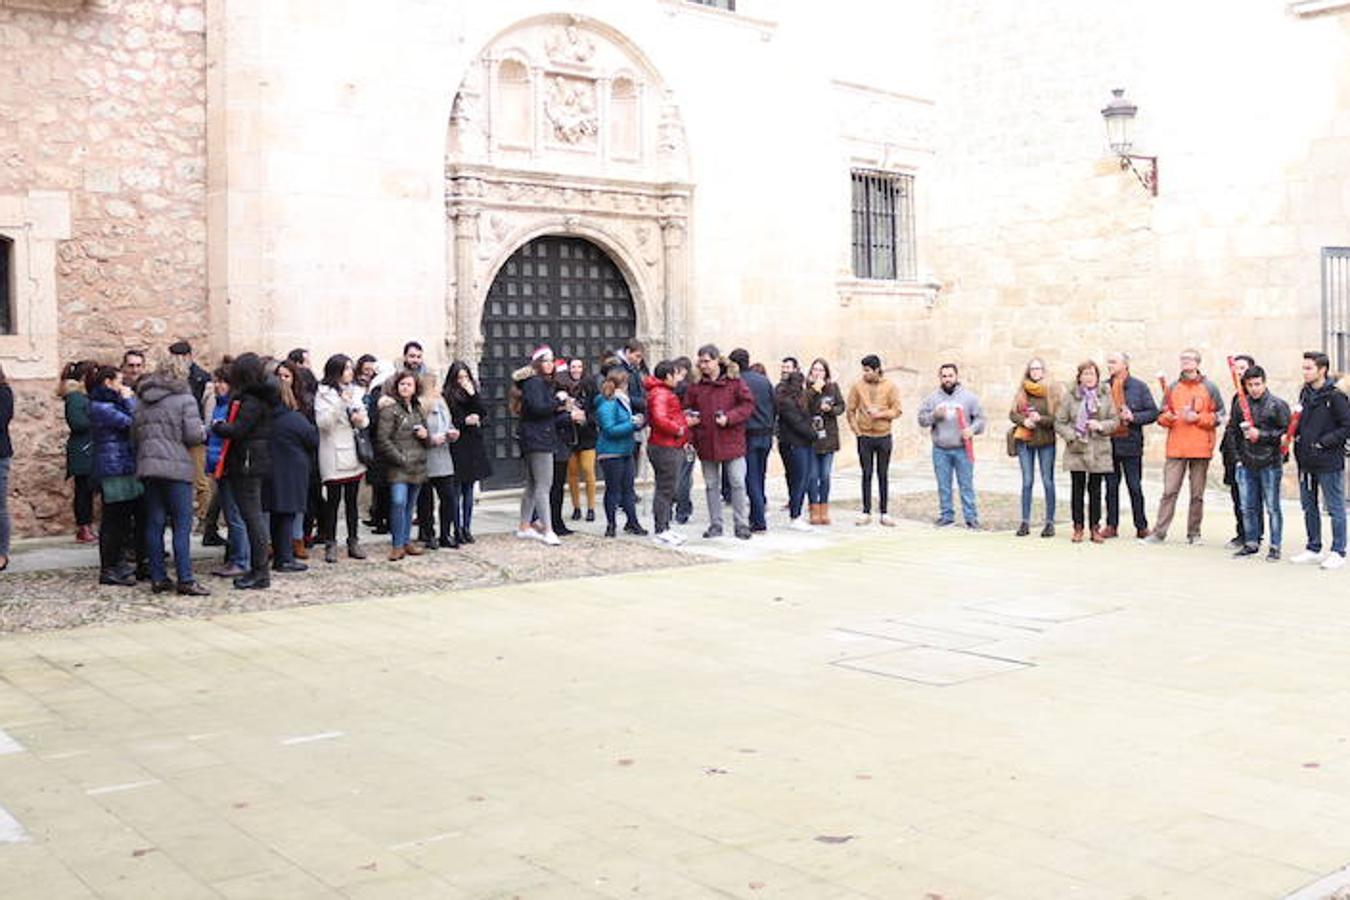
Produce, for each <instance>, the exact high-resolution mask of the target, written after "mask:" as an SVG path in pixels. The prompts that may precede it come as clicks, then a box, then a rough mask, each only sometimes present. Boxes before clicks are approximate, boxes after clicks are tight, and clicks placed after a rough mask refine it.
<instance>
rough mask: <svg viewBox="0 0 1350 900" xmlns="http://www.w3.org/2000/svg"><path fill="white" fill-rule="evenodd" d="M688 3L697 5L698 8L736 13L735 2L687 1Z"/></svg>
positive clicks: (734, 0) (718, 0) (722, 0)
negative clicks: (706, 7) (712, 8)
mask: <svg viewBox="0 0 1350 900" xmlns="http://www.w3.org/2000/svg"><path fill="white" fill-rule="evenodd" d="M689 2H690V3H697V4H698V5H699V6H711V7H714V8H716V9H725V10H727V11H728V12H735V11H736V0H689Z"/></svg>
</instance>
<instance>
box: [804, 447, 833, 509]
mask: <svg viewBox="0 0 1350 900" xmlns="http://www.w3.org/2000/svg"><path fill="white" fill-rule="evenodd" d="M833 468H834V454H833V453H812V454H811V471H810V474H808V475H807V476H806V494H807V496H808V497H810V498H811V502H812V503H829V502H830V471H831V470H832V469H833Z"/></svg>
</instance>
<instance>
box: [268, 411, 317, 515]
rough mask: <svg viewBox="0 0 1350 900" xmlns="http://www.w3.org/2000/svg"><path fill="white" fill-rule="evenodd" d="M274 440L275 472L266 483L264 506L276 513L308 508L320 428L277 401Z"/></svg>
mask: <svg viewBox="0 0 1350 900" xmlns="http://www.w3.org/2000/svg"><path fill="white" fill-rule="evenodd" d="M270 442H271V448H270V449H271V461H272V474H271V475H270V476H269V477H268V478H267V480H266V481H265V482H264V485H263V506H264V508H266V509H267V510H269V511H271V512H274V513H300V512H304V511H305V503H306V501H307V500H308V498H309V476H310V467H311V465H312V462H311V460H312V459H313V456H314V451H316V450H317V449H318V447H319V429H318V428H316V427H314V425H312V424H310V422H309V421H308V420H307V419H306V418H305V417H304V416H303V415H302V414H301V413H298V412H296V411H295V410H292V409H287V408H286V407H285V406H283V405H282V404H281V403H276V404H274V405H273V406H272V428H271V438H270Z"/></svg>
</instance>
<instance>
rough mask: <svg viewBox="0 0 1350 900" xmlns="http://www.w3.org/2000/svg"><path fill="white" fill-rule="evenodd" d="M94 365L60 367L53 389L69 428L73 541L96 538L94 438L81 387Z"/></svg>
mask: <svg viewBox="0 0 1350 900" xmlns="http://www.w3.org/2000/svg"><path fill="white" fill-rule="evenodd" d="M96 368H98V364H97V363H93V362H90V361H89V360H80V361H79V362H73V363H69V364H68V365H67V366H66V367H65V368H64V369H62V370H61V383H60V385H58V386H57V388H56V396H58V397H60V398H61V402H62V403H63V404H64V406H65V415H66V426H67V427H68V428H69V429H70V436H69V437H68V438H67V439H66V477H67V478H70V479H72V480H73V481H74V483H75V496H74V498H73V505H74V510H73V511H74V513H75V540H76V541H78V542H79V543H81V544H93V543H96V542H97V541H98V538H96V537H94V529H93V527H92V523H93V521H94V479H93V477H92V476H91V474H90V473H91V472H92V471H93V468H94V438H93V432H92V431H91V430H90V427H89V394H88V390H87V389H86V388H85V386H84V379H85V377H86V376H87V375H88V374H89V372H90V371H91V370H93V369H96Z"/></svg>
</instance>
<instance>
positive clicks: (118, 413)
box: [85, 366, 142, 587]
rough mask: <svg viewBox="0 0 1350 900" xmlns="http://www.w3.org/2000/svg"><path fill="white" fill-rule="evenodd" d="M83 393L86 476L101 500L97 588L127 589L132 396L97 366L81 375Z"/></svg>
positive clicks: (136, 492)
mask: <svg viewBox="0 0 1350 900" xmlns="http://www.w3.org/2000/svg"><path fill="white" fill-rule="evenodd" d="M85 389H86V390H87V391H88V392H89V426H90V438H91V440H92V441H93V445H94V448H93V460H92V466H91V468H90V476H91V478H92V479H93V482H94V487H95V489H96V490H98V491H99V493H101V494H102V495H103V517H102V518H101V519H99V523H98V560H99V572H98V583H99V584H108V585H118V586H120V587H131V586H133V585H134V584H136V576H135V574H134V572H135V570H134V569H133V568H132V567H131V566H130V565H128V563H127V558H126V552H127V548H128V547H133V546H135V545H136V543H137V541H136V539H135V535H134V533H133V525H132V523H133V521H134V520H135V513H136V502H137V500H139V499H140V497H141V492H142V487H141V482H140V481H139V480H138V479H137V478H136V447H135V445H134V444H133V443H132V438H131V421H132V416H133V415H134V414H135V412H136V395H135V394H134V393H133V392H132V390H131V388H129V387H127V386H126V385H124V384H123V383H122V372H121V371H120V370H118V369H115V368H113V367H112V366H97V367H95V368H94V369H93V370H92V371H90V372H89V373H88V374H87V375H86V376H85Z"/></svg>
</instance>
